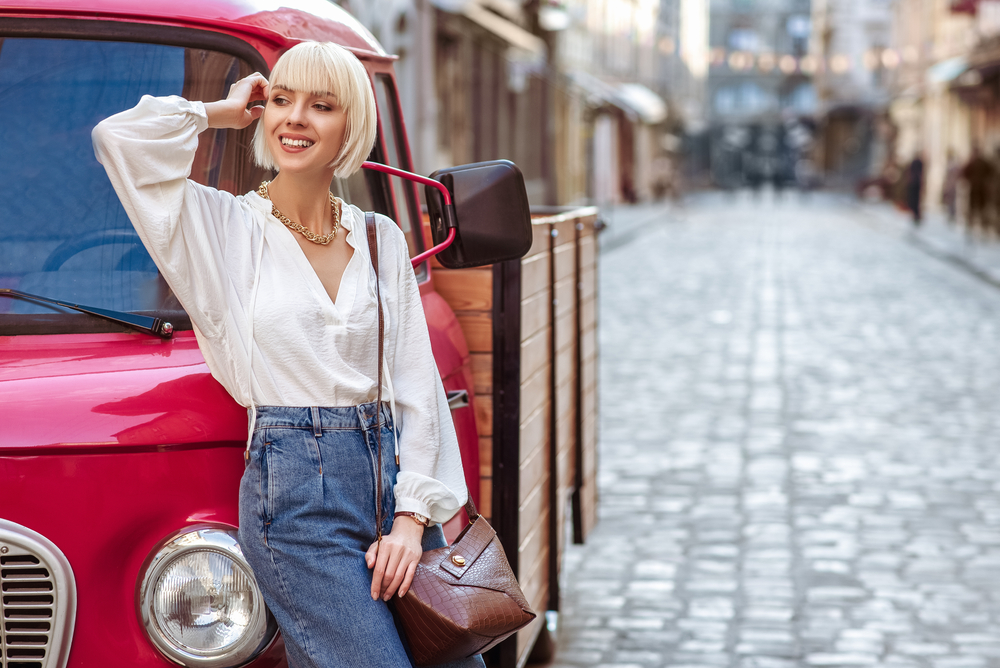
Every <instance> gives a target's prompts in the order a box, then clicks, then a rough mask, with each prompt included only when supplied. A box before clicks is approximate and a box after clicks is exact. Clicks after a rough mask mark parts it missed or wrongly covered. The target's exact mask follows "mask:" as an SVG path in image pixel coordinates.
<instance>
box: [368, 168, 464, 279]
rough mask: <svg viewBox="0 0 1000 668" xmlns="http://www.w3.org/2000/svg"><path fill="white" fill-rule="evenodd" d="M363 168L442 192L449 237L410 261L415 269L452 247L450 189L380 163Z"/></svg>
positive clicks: (439, 183) (438, 182)
mask: <svg viewBox="0 0 1000 668" xmlns="http://www.w3.org/2000/svg"><path fill="white" fill-rule="evenodd" d="M361 166H362V167H364V168H365V169H372V170H375V171H376V172H383V173H385V174H391V175H392V176H398V177H400V178H403V179H406V180H408V181H416V182H417V183H420V184H422V185H425V186H433V187H434V188H437V189H438V190H440V191H441V197H442V198H444V206H445V211H448V212H450V213H451V219H452V220H450V221H448V220H446V221H445V227H447V228H448V236H447V238H445V240H444V241H443V242H441V243H439V244H438V245H437V246H434V247H433V248H431V249H429V250H426V251H424V252H423V253H421V254H420V255H418V256H416V257H415V258H413V259H411V260H410V264H411V265H412V266H414V267H416V266H418V265H419V264H420V263H422V262H424V261H426V260H427V259H428V258H430V257H432V256H434V255H437V254H438V253H440V252H441V251H443V250H444V249H445V248H447V247H448V246H450V245H451V242H453V241H454V240H455V216H454V211H455V208H454V206H452V203H451V193H450V192H448V188H446V187H445V185H444V184H443V183H441V182H440V181H435V180H434V179H429V178H427V177H426V176H420V175H419V174H414V173H413V172H407V171H404V170H402V169H396V168H395V167H390V166H389V165H383V164H381V163H378V162H370V161H368V160H366V161H364V162H363V163H361Z"/></svg>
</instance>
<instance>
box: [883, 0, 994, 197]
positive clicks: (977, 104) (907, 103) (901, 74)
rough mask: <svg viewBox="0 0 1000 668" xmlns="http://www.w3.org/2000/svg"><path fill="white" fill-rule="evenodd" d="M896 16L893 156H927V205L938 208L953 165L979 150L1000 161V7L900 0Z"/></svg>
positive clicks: (987, 0)
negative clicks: (894, 137)
mask: <svg viewBox="0 0 1000 668" xmlns="http://www.w3.org/2000/svg"><path fill="white" fill-rule="evenodd" d="M892 14H893V16H892V18H893V35H892V44H891V49H890V50H889V51H887V52H886V54H885V56H886V60H887V62H888V64H889V65H891V66H893V71H892V72H891V76H890V82H891V92H892V97H893V101H892V103H891V106H890V110H891V120H892V122H893V124H894V126H895V128H896V132H897V137H896V142H895V150H894V157H895V159H896V161H897V162H898V163H899V164H904V165H905V164H906V163H907V162H909V161H910V160H912V159H913V157H914V156H916V155H918V154H922V155H923V156H924V159H925V163H926V167H925V169H926V183H925V194H924V201H925V203H926V204H927V205H929V206H931V207H936V206H938V205H939V204H940V203H941V199H942V193H943V191H944V189H945V185H946V181H947V180H948V172H949V166H952V167H954V166H955V165H962V164H964V163H965V162H967V161H968V159H969V158H970V156H971V154H972V151H973V149H977V150H978V151H979V152H980V153H982V155H983V156H985V157H986V158H988V159H991V160H993V161H994V162H996V161H997V160H998V159H1000V2H997V1H995V0H895V1H894V3H893V8H892Z"/></svg>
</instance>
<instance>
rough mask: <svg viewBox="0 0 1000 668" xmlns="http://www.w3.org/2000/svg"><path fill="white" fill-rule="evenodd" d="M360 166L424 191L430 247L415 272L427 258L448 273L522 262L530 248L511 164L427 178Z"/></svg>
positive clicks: (524, 198)
mask: <svg viewBox="0 0 1000 668" xmlns="http://www.w3.org/2000/svg"><path fill="white" fill-rule="evenodd" d="M361 166H362V167H364V168H365V169H372V170H375V171H377V172H383V173H385V174H391V175H392V176H398V177H400V178H403V179H407V180H408V181H415V182H416V183H422V184H423V185H424V187H425V188H426V189H427V210H428V213H429V214H430V219H431V235H432V236H433V238H434V247H433V248H431V249H429V250H427V251H424V252H423V253H421V254H420V255H418V256H416V257H415V258H412V259H411V260H410V262H411V263H412V264H413V266H414V267H416V266H417V265H419V264H420V263H421V262H424V261H425V260H427V258H429V257H431V256H432V255H437V256H438V261H440V262H441V264H442V265H444V266H445V267H447V268H448V269H463V268H465V267H481V266H483V265H487V264H494V263H496V262H503V261H504V260H516V259H517V258H520V257H524V254H525V253H527V252H528V249H529V248H531V212H530V211H529V210H528V193H527V192H526V191H525V189H524V177H523V176H522V175H521V170H519V169H518V168H517V165H515V164H514V163H513V162H511V161H510V160H491V161H490V162H476V163H472V164H469V165H460V166H458V167H449V168H447V169H441V170H438V171H436V172H434V173H433V174H431V176H430V178H427V177H426V176H420V175H419V174H413V173H412V172H407V171H404V170H402V169H399V168H397V167H390V166H389V165H383V164H380V163H377V162H369V161H365V162H364V163H363V164H362V165H361Z"/></svg>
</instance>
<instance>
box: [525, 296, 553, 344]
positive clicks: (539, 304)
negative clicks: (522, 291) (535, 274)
mask: <svg viewBox="0 0 1000 668" xmlns="http://www.w3.org/2000/svg"><path fill="white" fill-rule="evenodd" d="M551 294H552V293H551V291H550V290H549V289H548V287H547V286H546V288H545V289H544V290H540V291H539V292H537V293H535V294H534V295H532V296H531V297H529V298H527V299H525V300H523V301H522V302H521V340H522V341H523V340H524V339H526V338H527V337H529V336H531V335H532V334H535V333H536V332H538V331H539V330H540V329H541V328H542V327H545V326H546V325H548V324H549V321H550V320H551V318H552V310H551V308H550V306H549V302H550V299H551V297H550V295H551Z"/></svg>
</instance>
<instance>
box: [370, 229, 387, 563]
mask: <svg viewBox="0 0 1000 668" xmlns="http://www.w3.org/2000/svg"><path fill="white" fill-rule="evenodd" d="M365 228H366V230H367V232H368V256H369V257H370V258H371V261H372V269H374V270H375V301H376V302H377V306H378V371H376V373H375V375H376V378H377V381H376V382H377V383H378V389H377V390H376V394H377V399H376V401H375V414H376V416H377V417H376V420H375V440H376V442H377V444H378V447H377V449H378V470H377V473H376V483H375V484H376V487H375V539H376V541H378V542H379V543H381V542H382V360H383V356H384V354H385V353H384V349H383V345H384V341H385V316H384V314H383V313H382V289H381V285H380V284H381V281H380V280H379V276H378V233H377V229H376V225H375V213H374V212H372V211H366V212H365Z"/></svg>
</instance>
